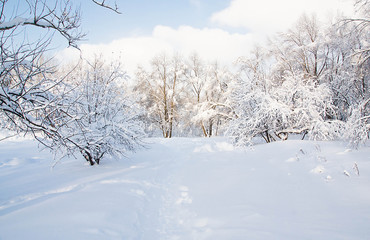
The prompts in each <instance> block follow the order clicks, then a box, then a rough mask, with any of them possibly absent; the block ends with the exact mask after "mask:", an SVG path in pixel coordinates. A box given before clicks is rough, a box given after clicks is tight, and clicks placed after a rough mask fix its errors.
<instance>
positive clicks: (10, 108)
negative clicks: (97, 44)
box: [0, 0, 117, 142]
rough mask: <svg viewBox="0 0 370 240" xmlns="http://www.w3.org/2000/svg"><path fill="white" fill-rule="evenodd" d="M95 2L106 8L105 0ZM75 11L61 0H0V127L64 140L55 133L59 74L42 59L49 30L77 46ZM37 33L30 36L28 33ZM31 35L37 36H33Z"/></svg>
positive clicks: (77, 17) (77, 14)
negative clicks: (55, 73)
mask: <svg viewBox="0 0 370 240" xmlns="http://www.w3.org/2000/svg"><path fill="white" fill-rule="evenodd" d="M93 2H94V3H95V4H98V5H100V6H103V7H104V6H105V7H108V8H111V9H112V10H116V11H117V9H116V8H115V7H110V6H109V5H107V4H106V3H105V1H95V0H93ZM80 20H81V18H80V11H79V9H78V8H75V7H73V5H72V2H71V1H69V0H66V1H59V0H55V1H46V0H29V1H20V0H19V1H16V0H14V1H8V0H3V1H0V54H1V55H0V119H1V123H0V126H1V127H3V128H7V129H11V130H14V131H15V132H24V133H29V132H31V133H33V134H34V136H35V137H36V138H37V139H39V140H42V139H44V138H49V139H52V140H53V141H55V140H60V141H61V142H63V141H64V139H62V136H61V134H60V133H59V132H58V131H59V126H58V124H59V122H60V121H59V119H54V117H55V116H60V114H59V113H58V112H59V110H60V104H59V100H60V99H61V98H62V97H63V96H62V95H56V93H57V92H58V91H59V90H57V89H56V87H57V86H59V85H60V84H61V83H62V82H63V80H64V78H57V77H56V76H55V75H54V74H53V73H54V72H55V69H54V68H52V67H50V66H51V64H50V62H49V61H48V60H47V59H45V53H46V52H47V51H48V49H49V48H50V44H52V43H53V38H54V35H55V33H57V34H59V35H61V36H62V37H63V38H64V39H66V41H67V42H68V45H70V46H74V47H77V42H78V41H79V40H80V39H81V38H82V37H83V36H84V34H83V33H82V32H81V30H80V22H81V21H80ZM34 30H37V31H39V33H40V34H39V37H36V38H34V36H35V35H34V34H30V31H34ZM36 36H37V34H36Z"/></svg>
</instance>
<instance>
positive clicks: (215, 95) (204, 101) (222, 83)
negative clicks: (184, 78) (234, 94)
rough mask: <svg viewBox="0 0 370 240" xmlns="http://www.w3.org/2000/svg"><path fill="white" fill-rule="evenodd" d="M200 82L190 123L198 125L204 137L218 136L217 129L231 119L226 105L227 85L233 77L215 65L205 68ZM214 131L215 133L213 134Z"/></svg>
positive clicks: (228, 107) (224, 69)
mask: <svg viewBox="0 0 370 240" xmlns="http://www.w3.org/2000/svg"><path fill="white" fill-rule="evenodd" d="M204 71H205V75H204V78H203V79H201V80H200V81H202V91H201V92H200V93H201V94H199V95H198V96H197V102H196V104H194V105H192V106H193V112H194V113H195V114H194V116H193V117H192V121H193V122H195V123H196V124H199V125H200V126H201V128H202V131H203V134H204V136H205V137H211V136H212V135H218V131H219V128H220V127H221V126H222V124H223V123H225V122H227V121H228V120H229V119H230V118H231V117H230V115H231V112H232V111H231V107H230V105H229V103H228V100H227V99H228V95H229V93H230V91H229V86H228V85H229V83H230V82H231V81H232V80H233V75H232V74H231V73H230V72H229V71H228V70H227V69H226V68H221V67H219V65H218V64H217V63H214V64H208V65H206V66H205V70H204ZM214 130H215V132H214Z"/></svg>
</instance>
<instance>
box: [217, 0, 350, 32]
mask: <svg viewBox="0 0 370 240" xmlns="http://www.w3.org/2000/svg"><path fill="white" fill-rule="evenodd" d="M353 2H354V1H352V0H279V1H277V0H258V1H256V0H233V1H232V2H231V4H230V6H229V7H228V8H226V9H224V10H222V11H220V12H217V13H214V14H213V15H212V17H211V21H212V22H214V23H217V24H219V25H221V26H229V27H236V28H245V29H247V30H249V31H251V32H255V33H257V32H258V33H260V34H268V35H269V34H273V33H275V32H277V31H284V30H286V29H288V28H289V27H291V26H292V24H293V23H294V22H296V21H297V19H298V18H299V17H300V16H301V15H302V14H303V13H306V14H309V15H310V14H312V13H314V14H316V15H317V16H318V17H319V19H320V20H322V21H323V20H325V19H326V18H327V17H333V16H335V15H336V14H337V13H338V12H339V13H344V14H346V15H352V13H353Z"/></svg>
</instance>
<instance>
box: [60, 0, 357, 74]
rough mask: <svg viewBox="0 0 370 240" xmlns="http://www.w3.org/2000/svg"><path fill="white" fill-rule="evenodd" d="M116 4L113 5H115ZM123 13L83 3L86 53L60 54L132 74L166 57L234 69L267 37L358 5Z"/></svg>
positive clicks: (165, 2) (335, 2) (295, 3)
mask: <svg viewBox="0 0 370 240" xmlns="http://www.w3.org/2000/svg"><path fill="white" fill-rule="evenodd" d="M110 2H112V1H110ZM116 2H117V5H118V7H119V10H120V11H121V12H122V14H116V13H114V12H112V11H110V10H108V9H104V8H101V7H98V6H96V5H95V4H93V3H92V2H91V1H88V0H80V2H78V1H76V4H80V6H81V12H82V23H81V27H82V30H83V31H84V32H86V33H87V36H86V39H85V40H84V41H82V42H80V44H79V46H80V49H81V52H79V51H77V50H76V49H73V48H66V49H63V50H59V52H58V53H57V57H56V58H57V59H59V60H63V61H70V60H71V59H75V58H77V57H78V56H79V55H80V53H82V56H83V57H85V58H90V57H91V56H93V55H99V54H100V53H104V56H105V58H106V59H109V60H112V59H113V60H115V59H120V61H122V62H123V65H124V67H125V68H126V69H127V71H128V72H129V73H130V74H133V73H134V72H135V69H136V68H137V66H138V65H144V66H145V65H147V64H149V63H150V60H151V59H152V58H153V57H154V56H155V55H158V54H161V53H163V52H166V53H167V54H169V55H171V54H173V53H177V54H182V55H184V56H189V55H190V54H192V53H194V52H196V53H198V55H199V56H200V57H201V58H203V59H204V60H206V61H218V62H220V63H221V64H231V63H232V62H233V61H235V60H236V59H237V58H238V57H240V56H244V55H247V54H248V53H249V51H250V50H251V49H253V47H254V46H255V45H264V44H265V42H266V38H267V37H269V36H272V35H273V34H275V33H276V32H279V31H286V30H287V29H289V28H290V27H292V25H293V24H294V23H295V22H296V21H297V20H298V18H299V17H300V16H301V15H302V14H304V13H305V14H308V15H311V14H315V15H316V16H317V17H318V18H319V20H321V21H323V22H328V21H329V20H328V19H333V17H335V16H336V15H337V14H344V15H347V16H349V15H353V2H354V1H353V0H279V1H276V0H258V1H257V0H155V1H154V0H135V1H132V0H117V1H116Z"/></svg>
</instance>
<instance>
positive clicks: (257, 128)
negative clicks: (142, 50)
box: [0, 0, 370, 165]
mask: <svg viewBox="0 0 370 240" xmlns="http://www.w3.org/2000/svg"><path fill="white" fill-rule="evenodd" d="M92 4H97V5H99V6H101V7H104V8H108V9H110V10H111V11H112V14H116V13H118V14H119V9H118V6H117V5H116V4H106V3H105V1H94V0H92ZM8 5H9V2H8V1H6V0H5V1H2V2H1V9H2V11H1V12H0V31H1V38H0V44H1V59H0V62H1V67H0V79H1V88H0V126H1V128H2V129H4V130H7V131H9V132H10V133H12V134H30V135H32V136H33V137H34V138H35V139H37V140H38V141H39V142H40V143H41V144H42V145H44V146H45V147H47V148H50V149H51V150H52V151H54V152H55V154H56V155H58V156H68V155H71V154H72V155H73V154H76V153H77V154H82V156H83V157H84V158H85V159H86V160H87V161H88V162H89V163H90V164H91V165H94V164H95V163H97V164H99V162H100V160H101V159H102V158H104V157H105V156H106V155H111V156H116V155H122V154H125V152H127V151H133V150H135V149H136V148H138V147H141V146H144V145H145V144H144V143H143V139H144V138H145V137H148V136H149V137H157V136H162V137H164V138H171V137H174V136H176V137H179V136H180V137H184V136H187V137H195V136H196V137H200V136H203V137H212V136H228V137H229V138H230V139H231V140H232V142H233V143H234V144H235V145H236V146H248V145H251V144H253V139H255V138H262V139H263V140H264V141H265V142H267V143H269V142H272V141H277V140H286V139H288V138H289V137H291V136H294V137H297V136H298V137H299V138H301V139H305V138H307V139H313V140H334V139H335V140H337V139H341V140H345V141H348V142H350V143H351V144H353V145H354V146H358V145H359V144H363V143H364V142H366V141H367V140H368V139H369V129H370V91H369V85H370V80H369V72H370V60H369V56H370V46H369V34H370V31H369V12H370V11H369V8H370V2H369V1H368V0H357V1H354V8H355V9H356V11H357V13H358V15H359V16H361V17H360V18H356V19H354V18H345V17H340V16H338V17H337V20H336V21H335V22H332V23H322V22H320V21H319V20H318V19H317V18H316V17H315V15H303V16H301V18H300V19H298V20H297V22H296V23H295V24H294V25H293V26H292V27H291V28H290V29H289V30H288V31H286V32H280V33H276V34H275V35H273V36H270V39H269V44H267V45H266V46H258V45H256V46H255V47H254V50H253V51H251V52H250V53H246V54H243V55H244V56H241V57H239V58H238V59H235V62H234V64H233V67H232V68H231V67H230V66H223V65H221V64H219V63H217V62H216V61H214V62H208V61H204V60H202V56H199V55H198V54H197V53H194V54H192V55H190V56H182V55H181V54H177V53H158V55H157V56H156V57H155V58H154V59H152V61H151V62H150V67H138V68H137V71H136V74H135V75H133V76H129V75H128V74H127V73H126V72H125V69H124V68H123V67H121V65H120V64H119V63H118V62H110V63H107V62H104V61H102V60H100V59H101V57H99V56H96V57H95V58H94V59H86V58H81V59H80V61H78V62H77V63H75V62H73V63H70V64H67V65H63V66H61V65H58V64H55V63H54V62H53V60H52V59H49V58H47V57H46V56H47V54H46V53H47V52H48V51H50V49H51V46H52V43H53V40H54V38H55V35H59V36H61V37H63V38H64V39H65V41H67V42H68V45H69V46H71V47H75V48H78V43H79V41H80V40H81V39H82V38H83V36H84V33H83V32H82V31H81V29H80V17H81V13H80V10H79V9H74V8H73V6H72V4H71V2H70V1H56V3H55V5H48V3H47V2H46V1H41V0H35V1H29V2H28V4H27V8H28V9H27V11H26V12H27V13H29V15H28V16H24V15H20V16H17V15H16V14H15V15H14V14H13V15H9V11H7V10H8V8H9V7H8ZM30 27H33V28H39V29H41V30H44V29H45V34H44V35H43V36H42V37H40V38H38V40H37V41H31V40H29V38H28V37H26V36H27V34H29V32H28V31H29V28H30Z"/></svg>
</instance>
